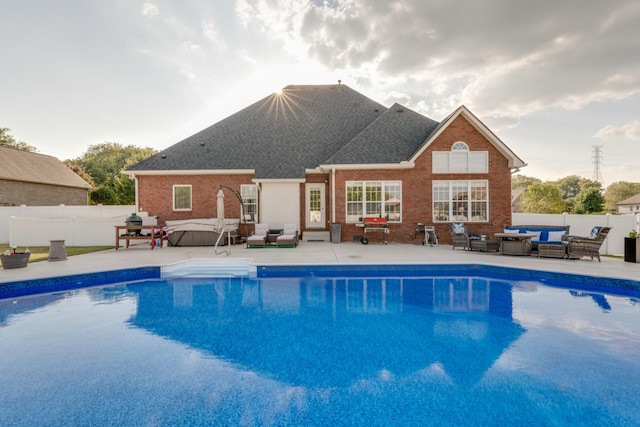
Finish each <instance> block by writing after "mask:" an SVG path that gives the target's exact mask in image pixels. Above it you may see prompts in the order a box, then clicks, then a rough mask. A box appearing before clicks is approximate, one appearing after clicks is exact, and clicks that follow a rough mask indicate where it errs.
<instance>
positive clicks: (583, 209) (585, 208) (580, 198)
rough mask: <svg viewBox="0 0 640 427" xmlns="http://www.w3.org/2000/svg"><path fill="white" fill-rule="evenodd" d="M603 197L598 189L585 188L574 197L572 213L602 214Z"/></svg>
mask: <svg viewBox="0 0 640 427" xmlns="http://www.w3.org/2000/svg"><path fill="white" fill-rule="evenodd" d="M603 207H604V196H603V195H602V193H601V192H600V190H599V189H597V188H595V187H587V188H584V189H583V190H580V192H579V193H578V194H577V195H576V197H575V205H574V212H575V213H578V214H584V213H595V212H602V208H603Z"/></svg>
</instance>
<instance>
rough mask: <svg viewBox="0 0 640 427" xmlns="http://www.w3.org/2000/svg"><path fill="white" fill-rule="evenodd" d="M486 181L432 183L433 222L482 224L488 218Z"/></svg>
mask: <svg viewBox="0 0 640 427" xmlns="http://www.w3.org/2000/svg"><path fill="white" fill-rule="evenodd" d="M487 189H488V181H484V180H481V181H434V182H433V221H434V222H452V221H465V222H483V221H487V220H488V218H489V215H488V213H489V198H488V191H487Z"/></svg>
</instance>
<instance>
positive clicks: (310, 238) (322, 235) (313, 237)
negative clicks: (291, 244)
mask: <svg viewBox="0 0 640 427" xmlns="http://www.w3.org/2000/svg"><path fill="white" fill-rule="evenodd" d="M302 241H303V242H329V241H331V234H330V233H329V232H328V231H304V232H303V233H302Z"/></svg>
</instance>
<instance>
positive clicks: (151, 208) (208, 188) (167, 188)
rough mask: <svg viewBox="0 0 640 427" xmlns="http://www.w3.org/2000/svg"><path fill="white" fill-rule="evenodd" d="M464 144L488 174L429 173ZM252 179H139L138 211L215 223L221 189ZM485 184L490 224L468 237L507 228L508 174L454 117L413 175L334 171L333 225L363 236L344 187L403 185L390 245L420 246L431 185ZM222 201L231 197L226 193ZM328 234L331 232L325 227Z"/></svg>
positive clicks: (445, 230)
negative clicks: (436, 155)
mask: <svg viewBox="0 0 640 427" xmlns="http://www.w3.org/2000/svg"><path fill="white" fill-rule="evenodd" d="M457 141H463V142H465V143H467V144H468V145H469V148H470V150H471V151H488V152H489V173H488V174H487V173H483V174H437V175H434V174H432V173H431V165H432V155H431V153H432V151H450V150H451V146H452V145H453V144H454V143H455V142H457ZM252 178H253V176H252V175H228V176H226V175H225V176H221V175H213V174H212V175H167V176H160V175H153V176H139V177H138V188H139V191H138V194H139V208H140V209H142V210H145V211H147V212H149V214H150V215H154V216H157V217H158V222H159V223H160V224H162V223H164V222H165V221H168V220H181V219H193V218H214V217H215V216H216V215H217V214H216V200H217V199H216V197H217V194H218V190H219V186H220V185H221V184H223V185H226V186H229V187H231V188H234V189H236V190H237V191H240V185H241V184H252ZM330 179H331V176H330V175H321V174H310V175H308V176H307V183H325V180H330ZM434 179H435V180H473V179H478V180H487V181H488V182H489V221H488V222H484V223H479V222H478V223H476V222H472V223H467V228H468V229H469V231H470V232H472V233H479V234H486V235H489V236H491V235H493V233H497V232H501V231H502V230H503V226H504V225H505V224H511V171H510V169H509V166H508V161H507V159H506V158H505V157H503V155H502V154H501V153H500V152H499V151H498V150H497V149H496V148H495V147H494V146H493V145H492V144H491V143H490V142H489V141H488V140H487V139H486V138H485V137H484V136H483V135H482V134H481V133H480V132H478V131H477V130H476V129H475V128H474V127H473V126H472V125H471V124H470V123H469V122H468V121H467V120H466V119H465V118H464V117H462V116H459V117H457V118H456V119H455V120H454V121H453V123H451V124H450V125H449V126H448V127H447V128H446V129H445V130H444V131H443V132H442V134H441V135H440V136H439V137H438V138H437V139H436V140H435V141H434V142H433V143H432V144H431V145H430V146H429V147H428V148H427V149H426V150H425V151H424V152H423V153H422V154H421V156H420V157H419V158H418V159H417V160H416V162H415V167H414V168H412V169H382V170H380V169H377V170H350V171H341V170H338V171H336V176H335V180H336V182H335V184H336V187H335V188H336V221H337V222H340V223H342V240H343V241H353V239H354V236H358V235H362V234H363V233H362V232H363V230H362V228H361V227H357V226H356V225H355V224H346V223H345V214H346V209H345V190H346V188H345V181H365V180H372V181H380V180H400V181H402V223H401V224H390V225H389V228H390V233H389V235H388V238H389V241H390V242H402V243H410V242H414V243H419V242H420V239H421V238H422V235H419V236H416V223H418V222H421V223H425V224H433V223H432V201H431V198H432V181H433V180H434ZM174 184H180V185H189V184H190V185H192V189H193V191H192V208H193V209H192V210H191V211H187V212H181V211H173V185H174ZM300 186H301V187H300V194H301V196H302V197H301V200H300V225H301V230H300V231H301V232H304V225H305V215H306V202H305V195H306V194H305V184H304V183H303V184H300ZM330 189H331V183H330V182H329V184H328V185H327V187H326V190H327V191H326V198H327V200H326V213H327V221H328V222H329V221H331V214H330V213H331V212H332V206H331V190H330ZM225 196H226V197H232V198H233V199H235V196H233V195H232V194H231V193H230V192H225ZM225 216H226V217H228V218H239V217H240V205H239V203H236V202H235V201H234V202H233V203H226V204H225ZM433 225H434V226H435V227H436V233H437V234H438V239H439V241H440V242H441V243H451V236H450V233H449V226H448V224H447V223H438V224H433ZM326 229H327V230H328V229H330V227H329V224H327V228H326Z"/></svg>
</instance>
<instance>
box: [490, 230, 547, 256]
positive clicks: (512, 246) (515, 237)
mask: <svg viewBox="0 0 640 427" xmlns="http://www.w3.org/2000/svg"><path fill="white" fill-rule="evenodd" d="M495 236H496V238H497V239H498V244H499V245H500V253H501V254H502V255H519V256H528V255H531V246H532V245H531V239H532V238H533V237H536V236H537V234H533V233H495Z"/></svg>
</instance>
